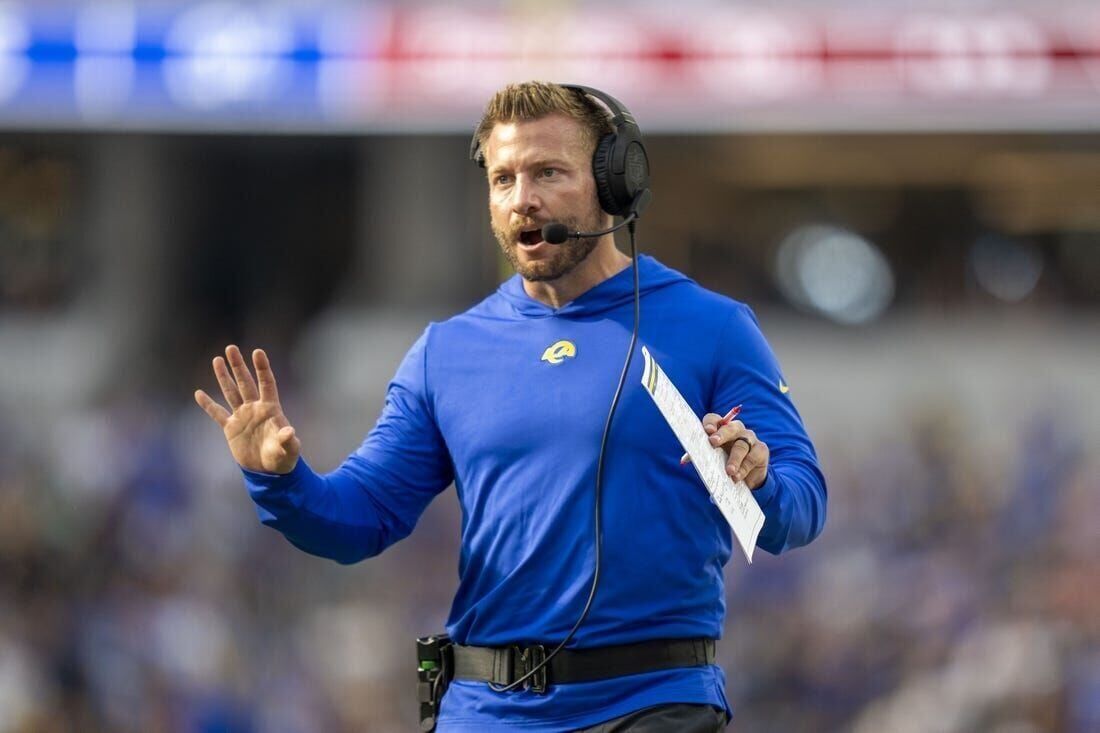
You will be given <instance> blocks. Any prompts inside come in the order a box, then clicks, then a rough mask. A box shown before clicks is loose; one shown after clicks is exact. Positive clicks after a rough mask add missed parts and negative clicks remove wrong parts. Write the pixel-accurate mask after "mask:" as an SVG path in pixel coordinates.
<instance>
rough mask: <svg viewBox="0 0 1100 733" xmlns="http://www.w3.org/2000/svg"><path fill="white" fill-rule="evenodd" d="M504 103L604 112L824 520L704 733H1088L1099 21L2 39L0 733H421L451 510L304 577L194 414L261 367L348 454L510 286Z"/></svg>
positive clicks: (839, 18)
mask: <svg viewBox="0 0 1100 733" xmlns="http://www.w3.org/2000/svg"><path fill="white" fill-rule="evenodd" d="M525 78H548V79H554V80H559V81H578V82H583V83H589V84H593V85H595V86H598V87H601V88H603V89H606V90H607V91H609V92H611V93H612V94H614V95H616V96H618V97H620V98H621V99H622V100H623V101H624V102H626V103H627V104H628V106H630V107H631V108H632V109H633V111H634V112H635V113H636V115H637V117H638V119H639V121H640V123H641V126H642V129H643V131H645V132H646V133H648V143H649V147H650V150H651V155H652V163H653V168H654V171H655V178H654V181H655V182H654V189H655V202H654V205H653V207H652V209H651V210H650V212H649V213H647V216H646V219H645V221H644V223H643V224H642V225H641V226H640V229H639V231H640V243H641V246H642V248H643V250H644V251H647V252H650V253H653V254H655V255H657V256H658V257H660V258H661V259H663V260H664V261H665V262H666V263H668V264H670V265H672V266H674V267H677V268H679V269H682V270H683V271H685V272H687V273H688V274H690V275H691V276H693V277H695V278H696V279H698V280H699V281H700V282H702V283H703V284H704V285H706V286H708V287H711V288H714V289H716V290H718V291H721V292H723V293H727V294H729V295H731V296H733V297H735V298H738V299H740V300H744V301H747V302H748V303H750V304H751V305H752V306H753V307H754V308H755V309H756V310H757V312H758V315H759V317H760V320H761V322H762V325H763V327H764V330H765V332H766V333H767V334H768V336H769V338H770V339H771V341H772V344H773V346H774V347H775V349H776V351H777V352H778V354H779V357H780V360H781V362H782V363H783V365H784V367H785V370H786V372H787V377H788V379H789V382H790V384H791V387H792V390H793V394H794V396H795V397H796V401H797V404H798V405H799V407H800V409H801V411H802V413H803V416H804V418H805V420H806V422H807V424H808V426H809V428H810V432H811V435H812V436H813V437H814V438H815V440H816V442H817V446H818V449H819V452H820V454H821V458H822V461H823V465H824V468H825V471H826V474H827V476H828V479H829V488H830V493H831V502H830V508H829V514H830V515H829V521H828V524H827V526H826V530H825V533H824V535H823V536H822V537H821V538H820V539H819V540H818V541H817V543H816V544H814V545H812V546H811V547H810V548H807V549H804V550H800V551H796V552H794V553H792V554H790V555H788V556H786V557H784V558H782V559H780V560H776V559H774V558H771V557H767V556H764V557H760V559H759V560H758V561H757V562H756V563H755V564H754V565H753V566H752V567H751V568H748V567H746V566H745V565H744V563H742V562H739V561H738V560H737V559H736V558H734V559H733V561H731V563H730V565H729V568H728V571H727V581H728V614H729V615H728V628H727V633H726V636H725V639H724V640H723V649H722V654H721V659H722V662H723V664H724V667H725V669H726V672H727V676H728V681H729V695H730V699H731V701H732V703H733V705H734V707H735V708H736V710H737V717H736V719H735V724H734V726H733V729H734V730H742V731H834V730H837V731H841V730H844V731H857V732H859V733H871V732H876V733H877V732H881V731H891V732H896V731H952V732H953V731H959V732H963V731H974V732H978V731H981V732H986V731H994V732H995V733H1031V732H1032V731H1096V730H1100V583H1097V578H1098V577H1100V576H1098V574H1097V565H1096V558H1097V557H1098V555H1100V530H1098V529H1097V528H1098V527H1100V524H1098V522H1097V517H1098V516H1100V470H1098V469H1100V458H1098V457H1097V452H1096V448H1097V446H1098V445H1100V417H1098V415H1100V377H1097V374H1098V373H1100V7H1098V6H1097V4H1096V3H1094V2H1080V3H1078V2H1070V1H1065V0H1056V1H1054V2H1043V3H1038V2H1032V3H1025V2H980V1H979V0H973V1H971V2H938V3H933V2H921V3H901V2H885V3H867V2H854V1H852V2H848V1H846V0H827V1H826V2H792V1H791V0H785V1H784V2H781V3H779V4H769V5H768V6H766V7H765V6H764V5H762V4H735V3H703V2H690V3H686V4H676V5H675V6H674V5H673V4H663V3H655V2H653V3H637V4H626V3H612V4H604V3H585V2H546V3H538V2H501V3H481V4H478V5H476V6H470V7H468V8H465V9H457V8H454V7H450V6H448V5H446V4H444V3H442V2H438V3H433V2H428V1H424V2H410V3H405V2H391V3H385V2H380V3H372V4H366V5H364V4H358V3H344V4H341V3H337V2H324V1H322V0H312V1H308V2H307V1H306V0H301V1H300V2H266V3H264V2H250V3H243V2H193V3H184V2H172V1H170V0H164V1H162V2H149V3H127V2H106V3H104V2H97V3H90V2H89V3H87V4H73V3H68V4H65V3H57V2H53V3H38V2H35V3H31V2H29V0H26V1H17V0H9V1H7V2H4V3H0V732H7V731H36V732H37V731H44V732H51V733H52V732H54V731H70V730H73V731H76V730H79V731H123V732H125V731H233V732H237V731H275V732H279V733H299V732H305V731H321V730H324V731H383V732H388V731H405V730H412V729H414V727H415V702H414V689H413V637H415V636H417V635H422V634H425V633H430V632H433V631H436V630H438V629H439V628H441V625H442V623H443V620H444V618H445V615H446V611H447V608H448V605H449V602H450V597H451V593H452V591H453V588H454V583H455V567H456V541H457V528H458V510H457V507H456V504H455V500H454V496H453V492H448V493H446V494H444V495H443V496H441V497H440V498H439V499H438V500H437V501H436V502H435V503H434V504H433V506H432V507H431V508H430V509H429V511H428V513H427V514H426V515H425V517H424V518H423V519H422V521H421V524H420V526H419V527H418V530H417V531H416V532H415V533H414V534H413V536H412V537H411V538H409V539H408V540H406V541H405V542H403V543H401V544H400V545H398V546H397V547H395V548H393V549H392V550H391V551H389V552H387V553H386V554H385V555H383V556H382V557H380V558H376V559H374V560H371V561H368V562H366V563H363V564H360V565H357V566H354V567H351V568H342V567H338V566H336V565H335V564H332V563H330V562H327V561H322V560H318V559H315V558H311V557H308V556H306V555H304V554H302V553H300V552H298V551H297V550H295V549H294V548H292V547H291V546H290V545H288V544H287V543H285V542H284V541H283V540H282V539H281V538H280V537H279V536H278V535H277V534H275V533H274V532H271V531H270V530H266V529H264V528H262V527H261V526H260V525H259V524H258V522H257V521H256V517H255V514H254V512H253V509H252V506H251V504H250V502H249V500H248V498H247V496H246V495H245V492H244V490H243V488H242V486H241V484H240V480H239V476H238V474H237V472H236V469H235V467H234V465H233V464H232V462H231V459H230V458H229V456H228V453H227V451H226V449H225V447H224V443H223V441H222V438H221V435H220V434H219V432H218V430H217V429H216V428H214V426H213V425H211V424H209V422H208V420H207V418H206V417H205V416H204V415H203V414H202V413H201V412H200V411H199V409H198V408H197V407H196V406H195V405H194V404H193V402H192V401H191V392H192V390H193V389H194V388H196V387H199V386H202V387H204V388H206V389H208V390H210V389H211V388H213V387H214V386H215V385H214V382H213V379H212V377H211V375H210V369H209V361H210V358H211V357H212V356H213V355H214V354H216V353H218V351H219V350H220V349H221V348H222V347H223V346H224V344H226V343H229V342H234V343H238V344H241V345H242V346H243V347H245V348H251V347H255V346H260V345H262V346H264V347H266V348H267V350H268V353H269V354H270V355H271V357H272V360H273V362H274V366H275V370H276V373H277V375H279V377H280V380H281V389H282V393H283V395H284V397H285V401H286V402H287V403H288V404H287V411H288V413H289V415H290V416H291V419H292V420H294V421H295V423H296V424H297V426H298V429H299V433H300V434H301V435H302V437H303V439H304V442H305V449H306V451H307V455H309V457H310V459H311V462H312V463H313V464H314V465H316V466H318V467H326V466H327V467H331V466H334V465H336V464H337V463H338V462H339V461H340V460H341V459H342V457H343V456H345V455H346V454H347V453H349V452H350V451H351V450H353V449H354V447H355V446H356V445H357V444H358V442H359V440H360V439H361V437H362V435H363V434H365V432H366V431H367V430H368V429H369V428H370V426H371V425H372V424H373V421H374V419H375V417H376V416H377V413H378V410H379V408H380V405H381V400H382V396H383V390H384V388H385V384H386V382H387V380H388V378H389V377H390V375H391V374H392V372H393V370H394V368H395V366H396V364H397V362H398V360H399V359H400V357H401V355H402V354H403V353H404V350H405V349H406V348H407V346H408V345H409V344H410V343H411V342H412V340H413V339H414V338H415V337H416V335H417V334H418V333H419V332H420V330H421V329H422V328H423V325H424V323H425V322H426V321H427V320H429V319H432V318H439V317H443V316H446V315H448V314H449V313H452V312H454V311H456V310H459V309H462V308H464V307H466V306H467V305H469V304H472V303H473V302H475V301H476V300H478V299H480V298H481V297H482V296H483V295H484V294H486V293H488V292H489V291H490V290H491V289H493V288H494V287H495V286H496V284H497V283H498V282H499V281H500V280H501V279H502V278H503V277H504V276H505V274H506V273H505V270H504V269H503V268H502V263H501V261H500V259H499V258H498V257H497V255H496V245H495V244H494V243H493V240H492V237H491V234H490V233H489V230H488V217H487V214H486V211H485V201H484V197H485V193H484V183H483V182H482V179H481V176H480V173H479V171H478V170H476V169H475V168H474V167H473V166H472V165H470V164H469V162H468V161H467V160H466V144H467V140H468V135H469V132H470V130H471V129H472V127H473V125H474V123H475V121H476V120H477V118H478V115H479V112H480V110H481V107H482V105H483V104H484V102H485V101H486V99H487V97H488V95H489V94H490V93H491V92H492V91H493V90H494V89H495V88H497V87H498V86H500V85H501V84H503V83H504V82H507V81H513V80H520V79H525ZM643 317H644V313H643ZM578 572H587V569H585V568H578Z"/></svg>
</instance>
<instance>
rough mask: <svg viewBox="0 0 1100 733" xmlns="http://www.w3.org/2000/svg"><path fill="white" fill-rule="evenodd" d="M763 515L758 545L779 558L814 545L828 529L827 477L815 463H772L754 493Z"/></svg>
mask: <svg viewBox="0 0 1100 733" xmlns="http://www.w3.org/2000/svg"><path fill="white" fill-rule="evenodd" d="M754 494H755V496H756V500H757V501H758V502H759V503H760V508H761V510H762V511H763V512H764V528H763V529H762V530H761V531H760V536H759V537H758V538H757V545H758V546H760V547H762V548H763V549H765V550H767V551H768V552H770V553H772V554H773V555H778V554H780V553H782V552H786V551H787V550H790V549H793V548H795V547H801V546H803V545H805V544H808V543H809V542H811V541H812V540H813V539H814V538H815V537H817V536H818V535H819V534H821V529H822V527H823V526H824V525H825V503H826V488H825V477H824V476H823V475H822V473H821V470H820V469H819V468H818V467H817V464H816V463H813V462H810V461H805V460H797V461H790V462H783V463H779V464H776V463H772V465H771V466H769V468H768V477H767V479H766V480H765V481H764V484H763V485H762V486H761V487H760V488H759V489H757V490H756V491H755V492H754Z"/></svg>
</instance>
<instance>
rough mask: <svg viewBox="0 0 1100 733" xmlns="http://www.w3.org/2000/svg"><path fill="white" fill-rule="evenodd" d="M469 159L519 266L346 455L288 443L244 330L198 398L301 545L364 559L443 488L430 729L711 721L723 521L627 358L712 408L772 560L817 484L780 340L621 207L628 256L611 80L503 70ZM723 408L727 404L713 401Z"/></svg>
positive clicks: (709, 425) (636, 148)
mask: <svg viewBox="0 0 1100 733" xmlns="http://www.w3.org/2000/svg"><path fill="white" fill-rule="evenodd" d="M471 157H472V158H473V159H474V161H475V162H477V163H478V164H479V165H482V166H483V167H484V169H485V171H486V175H487V179H488V187H489V210H490V215H491V220H492V228H493V232H494V234H495V235H496V238H497V241H498V243H499V244H500V247H501V249H502V250H503V252H504V254H505V256H506V257H507V258H508V260H509V261H510V262H511V264H512V266H513V267H514V268H515V270H516V275H515V276H513V277H512V278H510V279H509V280H507V281H506V282H504V284H503V285H501V286H500V288H499V289H498V290H497V291H496V292H495V293H493V294H491V295H490V296H488V297H487V298H486V299H485V300H483V301H482V302H481V303H479V304H478V305H476V306H474V307H473V308H471V309H469V310H468V311H466V312H465V313H461V314H459V315H457V316H455V317H453V318H451V319H449V320H447V321H444V322H441V323H432V324H429V326H428V327H427V329H426V330H425V331H424V333H423V334H422V335H421V336H420V338H419V339H418V340H417V341H416V343H415V344H414V345H413V346H412V347H411V349H410V350H409V352H408V354H407V355H406V356H405V358H404V361H403V362H402V363H401V365H400V367H399V368H398V369H397V373H396V375H395V376H394V378H393V380H392V381H391V382H390V384H389V387H388V390H387V395H386V402H385V406H384V408H383V410H382V414H381V416H380V417H379V419H378V422H377V423H376V424H375V426H374V428H373V429H372V430H371V431H370V433H369V434H368V435H367V437H366V438H365V440H364V441H363V443H362V445H361V446H360V447H359V448H358V449H357V450H356V451H355V452H354V453H352V454H351V455H350V456H349V457H348V458H347V460H346V461H344V463H343V464H342V465H341V466H340V467H339V468H337V469H336V470H334V471H332V472H330V473H327V474H320V473H317V472H315V471H314V470H313V469H312V468H311V467H310V466H309V465H308V464H307V463H306V461H305V459H304V458H303V457H302V442H301V441H300V439H299V436H298V435H297V434H296V432H295V430H294V428H293V426H292V425H291V423H290V421H289V419H288V418H287V417H286V416H285V415H284V414H283V411H282V408H281V407H280V403H279V397H278V392H277V390H276V384H275V377H274V374H273V373H272V370H271V366H270V363H269V361H268V358H267V356H266V354H265V353H264V352H263V351H262V350H260V349H256V350H255V351H253V353H252V366H253V367H254V370H255V377H253V374H252V372H251V370H250V369H249V366H248V364H246V362H245V360H244V357H243V356H242V354H241V352H240V350H239V349H238V348H237V347H236V346H229V347H228V348H227V349H226V352H225V358H224V359H223V358H222V357H221V356H219V357H217V358H215V359H214V374H215V376H216V378H217V381H218V384H219V386H220V387H221V391H222V394H223V395H224V397H225V401H226V402H227V403H228V408H227V407H226V406H223V405H221V404H219V403H217V402H215V401H214V400H213V399H212V398H211V397H209V396H208V395H207V394H206V393H205V392H203V391H202V390H199V391H197V392H196V393H195V399H196V401H197V402H198V403H199V405H200V406H201V407H202V408H203V409H204V410H205V411H206V413H207V414H208V415H209V416H210V417H211V418H212V419H213V420H215V421H216V422H217V423H218V425H219V426H221V428H222V429H223V431H224V433H225V437H226V440H227V441H228V444H229V448H230V452H231V453H232V455H233V458H234V459H236V461H237V463H238V464H239V465H240V466H241V468H242V470H243V473H244V481H245V484H246V486H247V488H248V491H249V493H250V495H251V497H252V499H253V500H254V502H255V503H256V506H257V510H258V513H259V517H260V521H261V522H263V523H264V524H266V525H268V526H270V527H273V528H275V529H277V530H279V531H280V532H282V533H283V535H285V536H286V538H287V539H288V540H289V541H290V542H292V543H293V544H294V545H295V546H297V547H299V548H301V549H303V550H305V551H306V552H310V553H313V554H316V555H320V556H323V557H328V558H332V559H334V560H336V561H338V562H341V563H353V562H357V561H359V560H362V559H364V558H367V557H371V556H374V555H377V554H378V553H380V552H382V551H383V550H384V549H386V548H387V547H388V546H389V545H391V544H392V543H394V542H396V541H398V540H400V539H402V538H403V537H405V536H407V535H408V534H409V533H410V532H411V531H412V530H413V527H414V526H415V524H416V521H417V519H418V518H419V516H420V515H421V513H422V512H423V511H424V509H425V507H426V506H427V505H428V503H429V502H430V501H431V500H432V498H433V497H435V496H436V495H437V494H438V493H440V492H441V491H443V490H444V489H446V488H447V487H448V486H449V485H450V484H452V483H453V484H454V486H455V490H456V491H457V493H458V499H459V503H460V505H461V507H462V528H461V532H462V544H461V553H460V559H459V567H458V575H459V582H458V589H457V591H456V593H455V598H454V603H453V605H452V607H451V611H450V615H449V618H448V621H447V629H446V631H447V633H446V634H440V635H437V636H434V637H429V638H425V639H421V640H418V641H419V645H420V650H419V653H420V680H419V688H418V694H419V699H420V703H421V727H422V729H423V730H431V729H432V727H433V726H436V728H437V729H438V730H440V731H447V732H454V731H479V732H480V731H492V730H525V731H565V730H569V731H573V730H590V731H607V732H610V731H677V732H683V731H716V730H721V729H722V728H724V727H725V725H726V722H727V720H728V719H729V716H730V715H731V711H730V707H729V704H728V702H727V701H726V698H725V694H724V684H725V678H724V675H723V672H722V668H721V667H719V666H718V665H717V664H716V663H715V658H714V649H715V639H717V638H718V637H719V635H720V633H721V631H722V628H723V619H724V616H725V593H724V588H723V577H722V572H723V566H724V564H725V563H726V561H727V560H728V559H729V557H730V554H731V547H732V541H731V533H730V527H729V525H728V524H727V523H726V521H725V520H724V518H723V517H722V515H721V514H720V513H719V511H718V509H717V508H716V507H715V506H714V505H713V504H712V503H711V502H710V500H709V496H708V494H707V491H706V490H705V489H704V488H703V486H702V485H701V483H700V481H699V478H698V476H697V475H696V474H695V472H694V471H691V470H685V469H684V467H682V466H681V465H680V454H681V453H682V448H680V447H679V444H678V442H677V440H676V438H675V436H674V435H673V433H672V431H671V430H670V429H669V427H668V425H667V424H666V423H665V422H664V419H663V417H662V416H661V414H660V413H659V412H658V410H657V408H656V407H655V405H654V404H653V402H652V400H651V399H650V398H649V396H648V395H647V394H646V393H645V390H644V389H643V388H642V387H641V385H640V383H639V382H640V375H641V369H642V364H641V359H640V358H633V359H632V358H631V357H632V356H633V354H634V351H635V350H636V347H637V342H639V341H640V342H641V344H643V345H645V346H646V347H647V348H648V349H649V351H650V352H651V353H652V354H653V355H654V356H655V358H656V359H657V360H658V361H659V362H660V363H661V366H662V368H663V369H664V370H665V372H666V373H667V374H668V375H669V377H670V378H671V379H672V381H673V382H674V383H675V384H676V385H677V387H678V388H679V390H680V392H681V393H682V394H683V396H684V398H685V399H686V400H687V402H688V403H689V405H690V406H691V407H692V408H693V409H694V410H695V412H696V414H697V415H703V416H704V417H703V418H702V421H703V425H704V429H705V430H706V432H707V433H708V434H710V442H711V444H712V445H716V446H717V445H720V446H723V447H725V448H726V449H728V451H729V460H728V463H727V471H728V472H729V474H730V475H731V476H732V477H734V478H735V479H741V480H744V481H745V482H746V483H747V484H748V486H749V488H751V489H753V491H754V497H755V498H756V500H757V502H758V503H759V505H760V507H761V509H762V510H763V512H764V516H765V523H764V527H763V530H762V531H761V534H760V536H759V538H758V545H759V546H760V547H762V548H763V549H764V550H766V551H768V552H771V553H776V554H778V553H781V552H783V551H785V550H788V549H790V548H794V547H798V546H800V545H804V544H806V543H808V542H810V541H811V540H812V539H813V538H814V537H816V536H817V535H818V534H819V533H820V531H821V528H822V526H823V524H824V521H825V504H826V488H825V482H824V478H823V476H822V473H821V471H820V469H819V467H818V462H817V457H816V455H815V452H814V448H813V446H812V444H811V442H810V440H809V438H808V437H807V435H806V431H805V428H804V427H803V424H802V421H801V418H800V417H799V415H798V412H797V411H796V410H795V407H794V405H793V404H792V402H791V399H790V394H789V391H788V390H787V388H786V386H785V383H784V380H783V375H782V373H781V371H780V369H779V366H778V364H777V362H776V359H775V356H774V355H773V353H772V350H771V348H770V347H769V346H768V343H767V342H766V341H765V339H764V337H763V335H762V334H761V332H760V329H759V327H758V325H757V322H756V319H755V316H754V315H753V313H752V311H751V310H750V309H749V308H748V307H747V306H745V305H744V304H742V303H739V302H737V301H734V300H731V299H729V298H727V297H725V296H722V295H718V294H716V293H713V292H710V291H708V290H705V289H703V288H702V287H700V286H699V285H698V284H696V283H695V282H693V281H692V280H690V279H689V278H687V277H686V276H684V275H682V274H680V273H679V272H676V271H675V270H672V269H669V268H667V267H665V266H664V265H662V264H660V263H659V262H657V261H656V260H655V259H653V258H651V257H645V256H643V257H637V255H636V254H635V255H634V258H633V259H632V258H631V257H628V256H627V255H625V254H623V253H622V252H620V251H619V250H618V249H617V248H616V246H615V242H614V238H613V235H612V234H611V233H610V232H609V229H610V228H611V222H612V217H613V216H622V217H624V218H623V223H624V224H629V226H630V233H631V244H632V251H633V234H634V231H633V230H634V223H635V220H636V217H637V215H638V214H639V213H641V210H642V209H643V208H644V207H645V205H646V203H647V202H648V199H649V189H648V181H649V168H648V159H647V157H646V154H645V148H644V144H643V142H642V138H641V134H640V132H639V130H638V126H637V124H636V123H635V121H634V118H633V117H632V116H631V114H630V113H629V111H628V110H626V109H625V107H623V106H622V105H621V104H620V103H619V102H618V101H617V100H615V99H614V98H612V97H610V96H609V95H607V94H604V93H603V92H600V91H598V90H595V89H590V88H587V87H574V86H563V85H557V84H547V83H541V82H529V83H524V84H517V85H510V86H508V87H506V88H504V89H502V90H500V91H499V92H497V93H496V95H495V96H494V97H493V98H492V100H491V101H490V102H489V104H488V106H487V108H486V111H485V115H484V117H483V119H482V120H481V123H480V124H479V125H478V127H477V131H476V133H475V135H474V139H473V141H472V144H471ZM639 305H640V312H641V314H642V317H641V319H640V320H638V317H637V314H638V312H639V310H638V306H639ZM624 361H625V364H624ZM735 405H744V417H743V419H742V420H722V413H727V411H728V410H729V408H731V407H733V406H735ZM410 644H411V640H410Z"/></svg>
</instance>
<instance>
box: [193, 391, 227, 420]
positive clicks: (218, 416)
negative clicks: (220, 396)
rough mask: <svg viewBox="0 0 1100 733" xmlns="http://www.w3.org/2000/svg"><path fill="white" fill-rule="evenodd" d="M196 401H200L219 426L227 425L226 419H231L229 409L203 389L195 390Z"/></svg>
mask: <svg viewBox="0 0 1100 733" xmlns="http://www.w3.org/2000/svg"><path fill="white" fill-rule="evenodd" d="M195 402H197V403H199V407H201V408H202V409H203V410H204V411H205V412H206V414H207V415H209V416H210V417H211V418H213V420H214V422H216V423H217V424H218V426H219V427H223V428H224V427H225V421H226V420H228V419H229V410H227V409H225V408H224V407H222V406H221V405H219V404H218V403H217V402H215V401H214V400H213V399H211V397H210V395H208V394H206V392H203V391H202V390H201V389H200V390H198V391H196V392H195Z"/></svg>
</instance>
